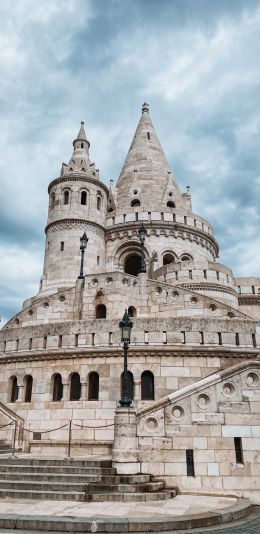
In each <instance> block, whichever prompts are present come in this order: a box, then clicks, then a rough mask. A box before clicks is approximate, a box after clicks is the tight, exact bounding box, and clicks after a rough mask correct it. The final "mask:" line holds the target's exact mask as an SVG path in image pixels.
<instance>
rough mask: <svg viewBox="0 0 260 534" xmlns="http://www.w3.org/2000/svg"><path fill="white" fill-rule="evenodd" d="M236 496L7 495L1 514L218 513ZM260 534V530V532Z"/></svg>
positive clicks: (0, 505) (1, 502)
mask: <svg viewBox="0 0 260 534" xmlns="http://www.w3.org/2000/svg"><path fill="white" fill-rule="evenodd" d="M236 502H237V499H236V498H235V497H210V496H208V497H207V496H203V497H201V496H199V495H177V497H175V498H174V499H169V500H166V501H152V502H143V503H142V502H130V503H121V502H93V503H92V502H91V503H85V502H75V501H31V500H29V499H28V500H25V499H19V500H18V499H12V498H6V499H2V500H0V515H1V514H19V515H23V514H25V513H26V515H35V516H38V515H40V516H43V515H49V516H50V515H52V516H60V517H61V516H76V517H93V516H94V517H96V518H104V517H106V518H109V517H117V518H124V517H137V518H138V517H139V516H140V518H142V519H149V518H150V517H158V516H159V517H165V518H171V517H173V516H186V515H190V514H198V513H203V512H215V511H218V510H219V509H222V508H226V507H229V506H232V505H233V504H236ZM259 534H260V533H259Z"/></svg>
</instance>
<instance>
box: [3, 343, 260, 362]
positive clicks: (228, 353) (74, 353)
mask: <svg viewBox="0 0 260 534" xmlns="http://www.w3.org/2000/svg"><path fill="white" fill-rule="evenodd" d="M122 354H123V351H122V348H121V347H118V346H110V347H97V348H93V347H88V348H85V349H82V348H76V347H74V348H73V349H54V350H48V349H45V350H44V349H42V350H38V351H24V352H23V354H17V353H9V354H8V353H7V354H5V355H4V356H3V355H0V365H1V364H6V363H18V362H26V363H28V362H35V361H53V360H59V361H61V360H67V359H69V360H71V359H79V358H102V357H103V358H114V357H115V356H118V358H122ZM259 355H260V353H259V348H255V349H248V348H243V347H238V348H237V347H234V348H233V349H231V348H230V347H227V348H225V347H224V346H223V345H222V346H205V345H203V346H198V345H190V346H184V345H181V346H180V345H172V346H169V345H167V346H162V345H158V346H157V345H151V346H150V347H149V348H148V347H147V345H144V346H140V345H139V346H132V347H131V348H130V350H129V358H130V359H131V356H133V357H135V358H136V357H138V356H142V357H144V356H145V357H149V356H154V357H155V358H156V357H158V356H159V357H160V356H163V357H172V356H174V357H176V358H178V357H184V356H189V357H190V356H192V357H194V358H199V357H202V356H205V357H209V356H214V357H216V356H217V357H219V358H235V357H236V358H243V359H244V358H253V359H255V358H259Z"/></svg>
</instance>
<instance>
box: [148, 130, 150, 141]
mask: <svg viewBox="0 0 260 534" xmlns="http://www.w3.org/2000/svg"><path fill="white" fill-rule="evenodd" d="M147 139H149V141H150V133H149V132H147Z"/></svg>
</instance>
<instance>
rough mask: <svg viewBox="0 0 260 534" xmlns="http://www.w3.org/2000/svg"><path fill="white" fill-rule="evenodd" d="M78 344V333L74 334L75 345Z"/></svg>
mask: <svg viewBox="0 0 260 534" xmlns="http://www.w3.org/2000/svg"><path fill="white" fill-rule="evenodd" d="M78 346H79V335H78V334H75V347H78Z"/></svg>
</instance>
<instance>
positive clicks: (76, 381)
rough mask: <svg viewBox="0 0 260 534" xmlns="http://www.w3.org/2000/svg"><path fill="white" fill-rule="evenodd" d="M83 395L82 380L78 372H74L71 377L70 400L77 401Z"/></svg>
mask: <svg viewBox="0 0 260 534" xmlns="http://www.w3.org/2000/svg"><path fill="white" fill-rule="evenodd" d="M80 396H81V382H80V376H79V374H78V373H72V375H71V377H70V400H71V401H77V400H79V399H80Z"/></svg>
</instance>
